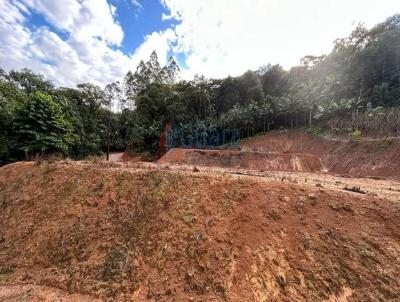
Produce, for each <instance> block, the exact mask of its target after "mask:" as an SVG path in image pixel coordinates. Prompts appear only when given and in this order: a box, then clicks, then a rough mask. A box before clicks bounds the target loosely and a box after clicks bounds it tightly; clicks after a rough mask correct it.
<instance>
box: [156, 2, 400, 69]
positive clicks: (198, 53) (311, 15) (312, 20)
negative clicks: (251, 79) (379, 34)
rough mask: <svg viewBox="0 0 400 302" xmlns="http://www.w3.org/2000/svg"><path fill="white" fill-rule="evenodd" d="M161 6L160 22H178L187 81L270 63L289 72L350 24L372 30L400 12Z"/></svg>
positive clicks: (354, 6) (389, 8) (278, 5)
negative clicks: (161, 16)
mask: <svg viewBox="0 0 400 302" xmlns="http://www.w3.org/2000/svg"><path fill="white" fill-rule="evenodd" d="M162 1H163V4H164V6H165V7H166V8H167V9H168V10H169V12H170V14H169V15H163V19H171V18H172V19H176V20H178V21H180V23H179V24H178V25H177V26H176V29H175V32H176V35H177V38H178V42H177V46H176V48H175V51H177V52H182V53H184V54H186V65H187V67H188V68H187V69H185V70H183V73H184V76H185V77H190V76H193V75H194V74H196V73H199V74H205V75H206V76H210V77H224V76H227V75H228V74H231V75H239V74H241V73H243V72H245V71H246V70H247V69H257V68H258V67H259V66H260V65H263V64H266V63H269V62H270V63H273V64H276V63H280V64H281V65H283V66H284V67H285V68H290V67H292V66H294V65H298V64H299V62H300V58H301V57H302V56H304V55H307V54H316V55H319V54H326V53H328V52H329V51H330V50H331V49H332V46H333V41H334V40H335V39H336V38H339V37H344V36H347V35H348V34H349V33H350V32H351V30H352V29H353V28H354V26H355V25H354V21H355V22H359V21H363V22H365V23H366V25H367V26H373V25H374V24H376V23H378V22H381V21H384V20H385V19H386V18H387V17H389V16H390V15H393V14H395V13H397V12H399V11H400V2H399V1H398V0H382V1H379V2H376V1H372V0H354V1H347V0H335V1H334V0H324V1H320V0H306V1H293V0H251V1H249V0H218V1H215V0H202V1H187V0H162Z"/></svg>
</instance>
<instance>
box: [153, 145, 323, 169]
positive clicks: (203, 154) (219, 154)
mask: <svg viewBox="0 0 400 302" xmlns="http://www.w3.org/2000/svg"><path fill="white" fill-rule="evenodd" d="M159 162H160V163H171V164H186V165H199V166H209V167H230V168H241V169H251V170H261V171H264V170H268V171H277V170H279V171H302V172H317V171H321V170H322V169H323V166H322V163H321V160H320V159H319V158H318V157H316V156H314V155H311V154H300V153H297V154H293V153H292V154H289V153H272V152H269V153H266V152H250V151H232V150H198V149H179V148H177V149H171V150H169V151H168V152H167V153H166V154H165V155H164V156H163V157H161V158H160V159H159Z"/></svg>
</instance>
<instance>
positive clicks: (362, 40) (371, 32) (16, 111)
mask: <svg viewBox="0 0 400 302" xmlns="http://www.w3.org/2000/svg"><path fill="white" fill-rule="evenodd" d="M293 47H295V45H293ZM178 79H179V66H178V64H177V63H176V62H175V61H174V59H173V58H171V59H170V60H169V63H168V64H167V66H160V63H159V62H158V58H157V54H156V53H155V52H153V53H152V55H151V57H150V59H149V61H147V62H141V63H140V64H139V66H137V68H136V70H135V71H133V72H128V73H127V74H126V76H125V78H124V79H121V81H120V82H115V83H110V84H109V85H107V86H105V87H104V88H102V87H98V86H95V85H92V84H89V83H83V84H79V85H78V86H77V87H76V88H65V87H56V86H55V85H53V83H52V82H50V81H48V80H46V79H45V78H44V77H43V76H41V75H38V74H35V73H33V72H32V71H30V70H27V69H22V70H20V71H10V72H6V71H4V70H2V69H0V163H1V162H2V163H4V162H9V161H15V160H19V159H26V158H28V159H29V158H33V157H35V156H38V155H43V154H62V155H65V156H69V157H71V158H85V157H86V156H88V155H95V154H101V153H103V152H105V151H106V150H107V147H108V146H109V147H110V149H111V150H125V149H126V148H128V149H129V150H131V151H135V152H148V153H152V154H155V153H156V152H157V150H158V143H159V137H160V134H161V132H162V131H163V129H164V127H165V125H166V124H167V123H171V124H173V125H176V126H178V127H180V128H183V129H193V128H195V129H202V134H201V135H205V136H207V135H208V133H209V131H210V129H224V128H231V129H233V128H234V129H239V131H240V133H241V136H242V137H245V136H250V135H254V134H256V133H259V132H266V131H270V130H273V129H279V128H290V127H291V128H293V127H307V128H309V129H313V131H315V129H328V130H329V131H331V132H337V133H354V132H355V133H357V134H358V135H364V134H366V135H387V136H399V135H400V109H399V106H400V15H394V16H392V17H390V18H388V19H387V20H386V21H385V22H383V23H381V24H378V25H376V26H374V27H373V28H372V29H367V28H366V27H365V26H363V25H362V24H360V25H358V26H357V27H356V28H355V29H354V31H353V32H352V33H351V34H350V35H349V36H348V37H346V38H342V39H337V40H336V41H335V42H334V47H333V50H332V51H331V53H330V54H328V55H322V56H311V55H309V56H305V57H304V58H303V59H302V60H301V64H300V65H299V66H296V67H293V68H291V69H290V70H289V71H286V70H284V69H283V68H282V67H281V66H280V65H273V66H272V65H270V64H269V65H265V66H262V67H260V68H259V69H258V70H256V71H251V70H249V71H247V72H246V73H244V74H243V75H241V76H239V77H230V76H229V77H227V78H224V79H207V78H205V77H203V76H196V77H195V78H194V79H193V80H191V81H185V80H178ZM111 108H114V110H111ZM115 108H118V109H117V110H115Z"/></svg>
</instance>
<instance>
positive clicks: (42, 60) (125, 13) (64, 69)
mask: <svg viewBox="0 0 400 302" xmlns="http://www.w3.org/2000/svg"><path fill="white" fill-rule="evenodd" d="M396 13H400V1H399V0H381V1H372V0H303V1H300V0H202V1H195V0H108V1H106V0H0V67H1V68H3V69H5V70H7V71H9V70H11V69H21V68H25V67H26V68H30V69H32V70H33V71H35V72H38V73H41V74H43V75H45V76H46V77H47V78H48V79H50V80H52V81H54V82H55V83H56V84H58V85H63V86H74V85H76V84H77V83H81V82H91V83H94V84H99V85H105V84H107V83H110V82H112V81H116V80H122V78H123V76H124V75H125V74H126V72H127V71H128V70H135V68H136V66H137V64H138V63H139V62H140V60H142V59H143V60H147V59H148V58H149V56H150V53H151V52H152V51H153V50H156V52H157V53H158V56H159V59H160V62H161V63H162V64H164V63H165V62H166V60H167V58H168V57H169V56H171V55H172V56H174V57H176V59H177V61H178V63H179V65H180V67H181V75H180V76H181V78H184V79H190V78H192V77H193V76H194V75H195V74H202V75H205V76H206V77H213V78H221V77H225V76H228V75H232V76H237V75H240V74H242V73H243V72H245V71H246V70H248V69H252V70H255V69H257V68H258V67H260V66H261V65H266V64H268V63H271V64H278V63H279V64H281V65H282V66H283V67H284V68H286V69H289V68H290V67H292V66H295V65H298V64H299V62H300V58H301V57H303V56H304V55H307V54H313V55H321V54H327V53H329V52H330V50H331V49H332V46H333V41H334V40H335V39H336V38H340V37H345V36H347V35H348V34H349V33H350V32H351V31H352V29H353V28H354V27H355V26H356V25H357V24H358V23H359V22H363V23H365V25H366V26H367V27H371V26H373V25H375V24H376V23H379V22H382V21H384V20H385V19H386V18H387V17H389V16H391V15H394V14H396Z"/></svg>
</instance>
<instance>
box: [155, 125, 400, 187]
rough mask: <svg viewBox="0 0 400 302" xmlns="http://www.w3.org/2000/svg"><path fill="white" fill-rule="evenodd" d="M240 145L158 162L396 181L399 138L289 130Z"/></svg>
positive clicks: (183, 152)
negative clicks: (334, 135)
mask: <svg viewBox="0 0 400 302" xmlns="http://www.w3.org/2000/svg"><path fill="white" fill-rule="evenodd" d="M240 146H241V150H240V151H234V150H197V149H179V148H177V149H171V150H169V151H168V152H167V153H166V154H165V155H164V156H163V157H162V158H161V159H160V160H159V162H160V163H171V164H188V165H198V166H207V167H224V168H226V167H230V168H239V169H250V170H259V171H292V172H328V173H329V174H335V175H344V176H352V177H384V178H385V177H388V178H393V179H400V156H399V154H400V140H399V138H387V139H372V138H364V139H361V140H360V141H355V140H352V139H350V138H345V139H344V138H335V139H332V138H323V137H319V136H315V135H312V134H308V133H305V132H304V131H301V130H293V131H278V132H271V133H268V134H265V135H257V136H253V137H250V138H246V139H244V140H242V141H241V142H240Z"/></svg>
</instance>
